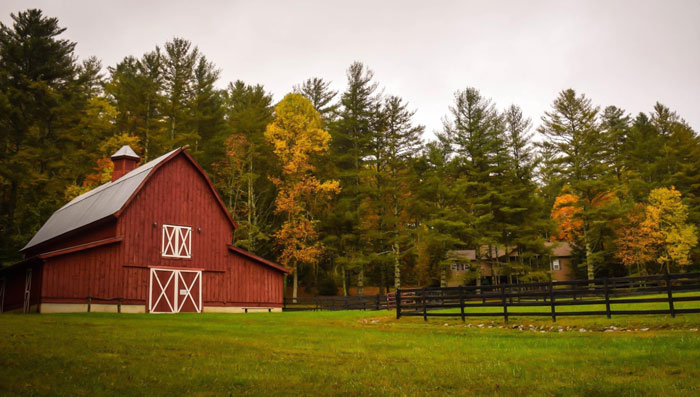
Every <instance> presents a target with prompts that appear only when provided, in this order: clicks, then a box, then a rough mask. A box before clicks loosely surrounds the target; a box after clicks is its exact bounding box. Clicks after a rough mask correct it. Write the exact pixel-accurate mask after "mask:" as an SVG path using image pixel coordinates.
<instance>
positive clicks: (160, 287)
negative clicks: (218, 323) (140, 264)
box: [148, 268, 202, 313]
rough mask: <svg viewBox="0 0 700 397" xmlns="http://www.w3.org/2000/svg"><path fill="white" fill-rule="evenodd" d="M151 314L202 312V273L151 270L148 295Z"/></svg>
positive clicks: (182, 270)
mask: <svg viewBox="0 0 700 397" xmlns="http://www.w3.org/2000/svg"><path fill="white" fill-rule="evenodd" d="M148 311H149V312H150V313H179V312H182V311H189V312H197V313H201V311H202V271H201V270H185V269H167V268H151V274H150V281H149V295H148Z"/></svg>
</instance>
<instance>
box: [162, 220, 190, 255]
mask: <svg viewBox="0 0 700 397" xmlns="http://www.w3.org/2000/svg"><path fill="white" fill-rule="evenodd" d="M191 248H192V228H191V227H188V226H174V225H163V242H162V244H161V255H163V256H164V257H166V258H191V257H192V251H191Z"/></svg>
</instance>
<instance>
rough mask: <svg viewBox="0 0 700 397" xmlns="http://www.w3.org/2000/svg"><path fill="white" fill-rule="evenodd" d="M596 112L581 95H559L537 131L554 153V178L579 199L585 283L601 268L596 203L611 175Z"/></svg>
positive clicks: (600, 215) (600, 210)
mask: <svg viewBox="0 0 700 397" xmlns="http://www.w3.org/2000/svg"><path fill="white" fill-rule="evenodd" d="M597 119H598V108H597V107H594V106H593V105H592V104H591V100H590V99H588V98H586V96H585V95H580V96H578V95H577V94H576V92H575V91H574V90H572V89H568V90H564V91H562V92H561V93H560V94H559V96H558V97H557V99H555V100H554V103H553V104H552V110H551V111H548V112H545V116H544V117H542V125H541V126H540V128H539V129H538V131H539V132H540V133H541V134H542V136H543V139H544V142H543V144H544V145H545V146H546V147H549V148H551V149H552V150H554V152H555V153H556V157H555V158H554V159H553V160H552V161H551V165H552V166H553V167H554V171H555V172H556V174H557V175H558V176H559V177H560V178H561V180H562V181H564V183H565V184H567V185H568V186H569V187H570V189H571V190H572V192H573V193H574V194H575V195H576V196H577V197H578V198H579V201H578V202H577V203H578V205H580V207H581V211H580V212H579V213H578V214H579V216H580V217H581V220H582V221H583V232H582V233H583V244H584V249H585V252H586V271H587V277H588V279H589V280H592V279H594V278H595V269H596V266H601V265H602V264H603V259H604V255H603V254H602V248H603V247H602V242H601V240H600V239H596V236H600V228H601V227H603V226H605V224H604V222H601V221H602V220H603V219H604V216H605V215H604V212H605V206H595V202H596V201H600V200H601V197H604V196H606V195H607V194H609V192H610V189H611V183H610V180H609V177H610V176H611V174H612V169H611V167H610V166H609V165H608V164H606V162H605V153H606V150H605V149H604V148H605V143H606V141H605V136H604V135H603V133H602V131H601V129H600V126H599V125H598V120H597Z"/></svg>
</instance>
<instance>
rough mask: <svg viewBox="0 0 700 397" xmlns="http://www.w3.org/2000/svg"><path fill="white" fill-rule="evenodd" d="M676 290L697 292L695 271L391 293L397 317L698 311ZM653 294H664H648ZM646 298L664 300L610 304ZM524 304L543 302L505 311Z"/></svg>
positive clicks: (693, 298)
mask: <svg viewBox="0 0 700 397" xmlns="http://www.w3.org/2000/svg"><path fill="white" fill-rule="evenodd" d="M680 292H700V273H685V274H665V275H658V276H643V277H616V278H598V279H595V280H574V281H554V282H546V283H529V284H500V285H482V286H465V287H449V288H423V289H411V290H399V291H397V292H396V298H395V299H396V318H397V319H398V318H401V317H404V316H420V317H423V319H424V320H426V321H427V319H428V317H461V318H462V321H464V320H465V318H466V317H484V316H496V317H503V318H504V320H505V321H506V322H508V318H509V317H513V316H547V317H550V316H551V317H552V320H553V321H556V320H557V317H559V316H607V317H608V318H610V317H611V316H612V315H622V314H624V315H636V314H670V315H671V316H674V317H675V315H676V314H679V313H700V308H686V309H677V308H675V307H674V303H675V302H691V301H700V294H697V295H694V296H692V295H689V294H684V296H675V297H674V296H673V294H674V293H676V294H678V293H680ZM652 294H663V296H662V297H649V295H652ZM645 296H646V297H645ZM646 303H666V306H665V308H663V309H650V310H643V309H636V308H635V309H634V310H630V309H629V308H627V310H616V309H615V306H616V305H620V304H646ZM590 305H598V306H599V308H596V309H597V310H582V309H583V308H581V307H580V306H589V309H591V308H590ZM523 307H525V308H533V307H537V308H543V307H544V310H542V309H540V310H534V311H533V309H530V310H529V311H528V310H527V309H525V310H526V311H520V310H521V309H516V310H517V311H512V310H511V311H509V309H510V308H523ZM602 307H604V308H605V310H602ZM699 307H700V306H699ZM562 308H568V310H562ZM457 309H459V311H457Z"/></svg>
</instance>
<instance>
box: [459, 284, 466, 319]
mask: <svg viewBox="0 0 700 397" xmlns="http://www.w3.org/2000/svg"><path fill="white" fill-rule="evenodd" d="M459 309H460V311H461V312H462V322H464V320H465V318H464V287H461V286H460V287H459Z"/></svg>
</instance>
